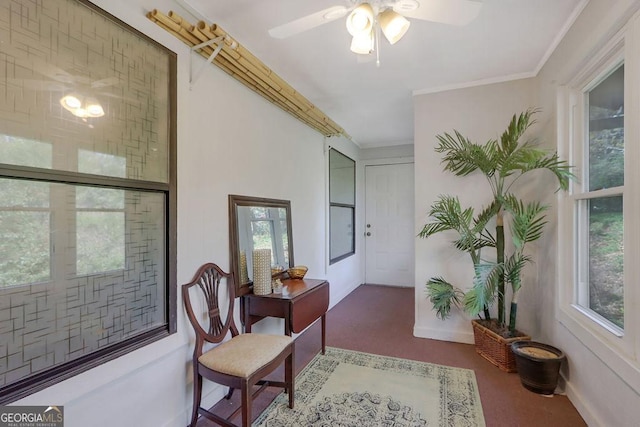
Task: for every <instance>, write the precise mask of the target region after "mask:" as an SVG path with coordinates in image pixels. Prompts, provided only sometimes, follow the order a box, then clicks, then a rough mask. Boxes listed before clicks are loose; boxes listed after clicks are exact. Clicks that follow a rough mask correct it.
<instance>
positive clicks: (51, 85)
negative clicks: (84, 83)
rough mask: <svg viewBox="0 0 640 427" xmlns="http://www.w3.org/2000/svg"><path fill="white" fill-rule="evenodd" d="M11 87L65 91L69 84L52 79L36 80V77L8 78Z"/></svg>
mask: <svg viewBox="0 0 640 427" xmlns="http://www.w3.org/2000/svg"><path fill="white" fill-rule="evenodd" d="M6 81H7V82H8V83H9V84H10V85H11V87H15V88H21V89H28V90H35V91H43V90H47V91H52V92H63V91H66V90H69V86H67V85H66V84H64V83H60V82H57V81H51V80H36V79H6Z"/></svg>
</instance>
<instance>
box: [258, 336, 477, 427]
mask: <svg viewBox="0 0 640 427" xmlns="http://www.w3.org/2000/svg"><path fill="white" fill-rule="evenodd" d="M287 401H288V399H287V396H286V395H285V394H284V393H282V394H280V395H279V396H278V397H277V398H276V399H275V400H274V401H273V402H272V403H271V405H269V406H268V407H267V409H265V411H264V412H263V413H262V414H261V415H260V416H259V417H258V419H257V420H256V421H255V423H254V424H253V425H254V426H256V427H257V426H260V427H307V426H331V427H348V426H352V427H372V426H394V427H404V426H407V427H409V426H432V427H435V426H438V427H452V426H456V427H457V426H461V427H462V426H465V427H466V426H484V425H485V423H484V416H483V414H482V405H481V404H480V395H479V393H478V385H477V383H476V377H475V374H474V372H473V371H472V370H469V369H460V368H451V367H448V366H441V365H434V364H431V363H424V362H416V361H413V360H406V359H398V358H393V357H386V356H378V355H374V354H368V353H360V352H357V351H350V350H342V349H338V348H332V347H327V351H326V355H324V356H323V355H322V354H318V355H317V356H316V357H315V358H314V359H313V360H312V361H311V362H310V363H309V365H307V366H306V367H305V368H304V370H303V371H302V372H301V373H300V374H299V375H298V376H297V377H296V401H295V409H289V407H288V406H287Z"/></svg>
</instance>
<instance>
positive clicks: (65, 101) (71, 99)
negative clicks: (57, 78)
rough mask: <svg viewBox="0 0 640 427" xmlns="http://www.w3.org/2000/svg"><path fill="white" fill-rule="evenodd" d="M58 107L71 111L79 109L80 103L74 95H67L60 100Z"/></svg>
mask: <svg viewBox="0 0 640 427" xmlns="http://www.w3.org/2000/svg"><path fill="white" fill-rule="evenodd" d="M60 105H62V106H63V107H64V108H65V110H68V111H72V110H74V109H76V108H80V107H81V106H82V101H80V99H79V98H78V97H77V96H76V95H74V94H69V95H65V96H63V97H62V98H60Z"/></svg>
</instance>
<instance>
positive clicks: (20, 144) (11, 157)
mask: <svg viewBox="0 0 640 427" xmlns="http://www.w3.org/2000/svg"><path fill="white" fill-rule="evenodd" d="M0 61H1V59H0ZM0 163H7V164H9V165H18V166H32V167H36V168H50V167H51V144H47V143H46V142H40V141H34V140H31V139H25V138H19V137H15V136H10V135H4V134H0Z"/></svg>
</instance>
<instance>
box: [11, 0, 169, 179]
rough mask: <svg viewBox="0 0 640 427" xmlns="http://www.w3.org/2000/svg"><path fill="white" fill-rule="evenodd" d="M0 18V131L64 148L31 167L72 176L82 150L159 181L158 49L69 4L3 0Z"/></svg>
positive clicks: (162, 71) (163, 116)
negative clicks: (115, 159)
mask: <svg viewBox="0 0 640 427" xmlns="http://www.w3.org/2000/svg"><path fill="white" fill-rule="evenodd" d="M0 17H1V19H0V39H2V49H1V50H2V55H0V70H1V71H0V73H1V77H2V78H0V92H1V93H2V96H0V115H1V116H2V118H3V122H2V126H3V133H5V134H7V135H13V136H14V137H20V138H24V139H28V140H36V141H46V142H48V143H51V144H54V145H59V146H60V147H64V150H57V149H56V150H55V156H56V158H54V160H53V163H52V164H51V163H50V164H48V165H44V166H43V165H40V167H54V168H56V169H63V170H68V171H76V170H77V169H76V168H77V163H76V162H74V161H71V159H74V158H75V154H74V155H73V156H71V155H70V153H72V152H77V151H78V149H80V148H81V149H83V150H85V151H88V152H91V151H93V152H96V153H101V154H108V155H112V156H116V157H121V158H124V159H126V173H125V175H124V176H126V177H127V178H131V179H141V180H147V181H155V182H168V179H169V178H168V167H167V165H168V156H169V150H168V140H169V133H168V129H169V127H168V125H167V124H168V120H169V114H168V111H169V99H170V97H169V78H170V75H169V69H170V64H169V58H168V56H167V53H166V51H164V50H163V49H162V48H160V47H158V46H157V45H155V44H153V43H152V42H150V41H147V40H146V39H143V38H141V37H140V36H139V35H137V34H135V33H133V32H131V31H129V30H128V29H126V28H124V27H121V26H118V25H114V23H113V21H112V20H109V19H108V18H107V17H105V16H102V15H99V14H97V13H96V12H95V11H94V10H93V9H91V8H90V7H88V6H86V5H84V4H82V3H80V2H78V1H75V0H57V1H24V0H8V1H3V2H0ZM65 151H66V152H65ZM48 158H50V156H49V157H48ZM15 164H24V163H21V160H17V161H16V163H15ZM105 172H106V175H109V176H113V175H112V174H111V173H110V172H109V171H108V170H107V171H105V170H103V169H101V168H97V169H94V170H93V172H92V173H95V174H102V173H105Z"/></svg>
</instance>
